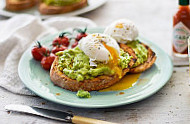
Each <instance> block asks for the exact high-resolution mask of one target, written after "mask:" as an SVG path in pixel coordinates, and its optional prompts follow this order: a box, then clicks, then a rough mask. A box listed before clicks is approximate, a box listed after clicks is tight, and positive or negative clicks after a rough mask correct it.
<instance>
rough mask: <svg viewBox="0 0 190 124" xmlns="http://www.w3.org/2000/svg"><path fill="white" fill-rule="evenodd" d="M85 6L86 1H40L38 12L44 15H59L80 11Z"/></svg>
mask: <svg viewBox="0 0 190 124" xmlns="http://www.w3.org/2000/svg"><path fill="white" fill-rule="evenodd" d="M87 5H88V1H87V0H42V2H41V3H40V5H39V11H40V13H41V14H46V15H50V14H60V13H67V12H71V11H74V10H77V9H81V8H83V7H86V6H87Z"/></svg>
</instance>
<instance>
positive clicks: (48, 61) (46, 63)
mask: <svg viewBox="0 0 190 124" xmlns="http://www.w3.org/2000/svg"><path fill="white" fill-rule="evenodd" d="M54 60H55V56H54V55H50V56H44V57H43V58H42V60H41V66H42V67H43V68H44V69H45V70H50V68H51V65H52V63H53V61H54Z"/></svg>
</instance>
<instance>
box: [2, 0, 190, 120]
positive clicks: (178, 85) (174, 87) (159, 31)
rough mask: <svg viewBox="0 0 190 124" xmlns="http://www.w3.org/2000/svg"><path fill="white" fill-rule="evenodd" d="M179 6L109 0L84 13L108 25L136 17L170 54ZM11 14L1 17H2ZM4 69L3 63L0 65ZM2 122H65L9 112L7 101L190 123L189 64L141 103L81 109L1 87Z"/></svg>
mask: <svg viewBox="0 0 190 124" xmlns="http://www.w3.org/2000/svg"><path fill="white" fill-rule="evenodd" d="M176 8H177V0H167V1H166V0H143V1H142V0H109V1H108V3H107V4H105V5H104V6H102V7H100V8H98V9H97V10H94V11H92V12H89V13H87V14H83V15H81V16H82V17H86V18H90V19H92V20H93V21H95V22H96V23H97V24H98V25H99V26H101V27H105V26H106V25H108V24H109V23H111V22H112V21H114V20H116V19H120V18H128V19H130V20H132V21H134V22H135V23H136V24H137V26H138V28H139V30H140V33H141V35H143V36H144V37H147V38H148V39H149V40H151V41H153V42H155V43H156V44H157V45H159V46H160V47H161V48H162V49H163V50H164V51H166V52H167V53H168V54H170V51H171V37H172V15H173V13H174V12H175V9H176ZM6 19H7V18H5V17H1V16H0V20H6ZM0 70H2V67H0ZM0 94H1V95H0V101H1V102H0V117H1V119H0V123H1V124H4V123H8V124H13V123H14V124H55V123H56V124H61V123H62V122H59V121H54V120H49V119H44V118H41V117H37V116H31V115H26V114H21V113H16V112H13V113H8V112H6V111H5V110H4V108H3V107H4V106H5V105H7V104H13V103H14V104H26V105H31V106H39V107H45V108H52V109H58V110H63V111H69V112H72V113H74V114H76V115H80V116H86V117H91V118H96V119H101V120H106V121H111V122H117V123H140V124H147V123H158V124H161V123H172V124H174V123H180V124H181V123H182V124H185V123H187V124H188V123H190V83H189V70H188V67H181V68H174V72H173V75H172V77H171V79H170V81H168V83H167V84H166V85H165V86H164V87H163V88H162V89H161V90H160V91H159V92H157V93H156V94H155V95H153V96H151V97H149V98H147V99H145V100H143V101H140V102H138V103H134V104H130V105H125V106H120V107H116V108H107V109H81V108H72V107H67V106H63V105H58V104H55V103H52V102H49V101H46V100H44V99H42V98H40V97H31V96H21V95H16V94H13V93H10V92H8V91H6V90H4V89H2V88H0Z"/></svg>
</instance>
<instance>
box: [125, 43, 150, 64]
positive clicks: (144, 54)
mask: <svg viewBox="0 0 190 124" xmlns="http://www.w3.org/2000/svg"><path fill="white" fill-rule="evenodd" d="M127 45H128V46H129V47H131V48H132V49H133V50H134V51H135V54H136V56H137V61H136V63H135V64H134V65H133V67H136V66H138V65H140V64H142V63H144V62H145V61H146V60H147V58H148V50H147V49H146V48H145V47H144V46H143V45H142V44H140V43H139V40H136V41H133V42H131V43H128V44H127Z"/></svg>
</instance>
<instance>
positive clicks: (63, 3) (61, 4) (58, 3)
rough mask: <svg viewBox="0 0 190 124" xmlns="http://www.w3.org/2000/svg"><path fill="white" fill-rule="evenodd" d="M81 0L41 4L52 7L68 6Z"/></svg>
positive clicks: (59, 0) (50, 0) (53, 1)
mask: <svg viewBox="0 0 190 124" xmlns="http://www.w3.org/2000/svg"><path fill="white" fill-rule="evenodd" d="M80 1H81V0H43V3H45V4H47V5H53V6H69V5H72V4H74V3H77V2H80Z"/></svg>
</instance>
